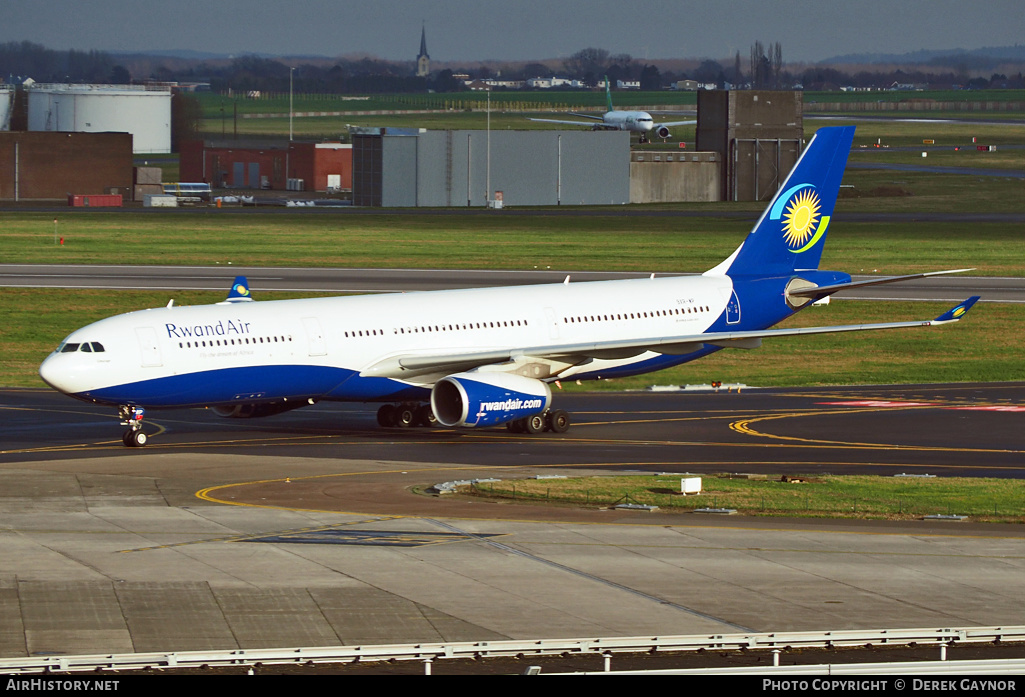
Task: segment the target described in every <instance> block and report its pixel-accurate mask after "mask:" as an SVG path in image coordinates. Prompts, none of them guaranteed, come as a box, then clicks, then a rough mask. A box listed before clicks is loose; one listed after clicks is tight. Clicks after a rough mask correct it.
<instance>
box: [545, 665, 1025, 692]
mask: <svg viewBox="0 0 1025 697" xmlns="http://www.w3.org/2000/svg"><path fill="white" fill-rule="evenodd" d="M1023 672H1025V659H1022V658H1010V659H1001V658H997V659H992V660H970V661H899V662H896V661H895V662H892V663H820V664H815V665H800V666H749V667H737V668H684V669H680V670H620V671H615V672H611V673H610V672H607V671H606V672H598V673H596V672H587V673H575V675H769V676H771V675H777V676H779V677H780V678H785V679H786V681H787V683H788V684H787V686H786V689H793V690H801V691H802V692H807V690H808V688H809V687H810V688H811V689H813V690H833V691H840V690H859V689H865V690H868V689H877V690H878V689H885V688H886V687H888V685H886V684H885V682H884V684H883V685H878V686H877V687H871V686H869V685H866V684H865V683H866V682H868V681H862V680H856V681H852V680H837V679H835V676H840V675H861V676H869V677H871V678H873V680H872V682H873V683H879V682H880V681H879V680H877V678H879V677H882V676H889V675H894V676H897V675H899V676H910V675H953V676H958V677H959V678H961V679H960V680H959V681H958V683H957V687H959V688H960V689H964V690H1000V691H1009V690H1014V689H1015V682H1021V681H1020V680H1019V681H1008V680H989V681H986V680H981V679H979V678H978V676H980V675H1015V676H1019V675H1022V674H1023ZM548 675H557V673H548ZM811 675H827V676H830V679H829V680H801V679H800V678H803V677H805V676H811ZM966 675H970V676H972V678H970V679H969V678H964V676H966ZM774 682H775V681H774ZM904 682H905V683H907V681H906V680H905V681H904ZM1008 683H1009V684H1008ZM894 687H896V688H897V689H898V690H900V689H904V688H905V687H911V688H913V689H915V690H919V689H922V688H921V687H918V686H917V685H915V684H914V682H912V684H911V685H902V686H898V685H894ZM926 689H929V688H926ZM950 689H951V690H953V689H956V688H950Z"/></svg>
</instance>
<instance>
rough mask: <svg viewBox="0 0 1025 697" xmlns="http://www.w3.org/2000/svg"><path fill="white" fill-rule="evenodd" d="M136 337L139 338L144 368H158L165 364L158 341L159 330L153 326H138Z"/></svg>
mask: <svg viewBox="0 0 1025 697" xmlns="http://www.w3.org/2000/svg"><path fill="white" fill-rule="evenodd" d="M135 337H136V338H137V339H138V340H139V351H140V352H141V355H142V367H143V368H157V367H160V366H161V365H163V364H164V362H163V360H162V359H161V357H160V345H159V344H158V343H157V331H156V330H155V329H154V328H153V327H136V328H135Z"/></svg>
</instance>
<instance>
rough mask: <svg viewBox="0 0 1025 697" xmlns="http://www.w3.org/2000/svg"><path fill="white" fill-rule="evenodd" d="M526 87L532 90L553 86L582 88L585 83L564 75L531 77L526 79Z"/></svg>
mask: <svg viewBox="0 0 1025 697" xmlns="http://www.w3.org/2000/svg"><path fill="white" fill-rule="evenodd" d="M527 87H529V88H530V89H533V90H548V89H552V88H553V87H573V88H577V89H583V88H585V87H587V85H586V84H585V83H584V82H582V81H581V80H571V79H569V78H566V77H555V76H554V75H553V76H552V77H532V78H530V79H528V80H527Z"/></svg>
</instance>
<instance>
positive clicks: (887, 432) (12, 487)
mask: <svg viewBox="0 0 1025 697" xmlns="http://www.w3.org/2000/svg"><path fill="white" fill-rule="evenodd" d="M559 403H560V406H563V407H566V408H569V409H570V410H571V411H572V412H573V415H574V418H575V421H576V423H575V425H574V427H573V428H572V429H571V430H570V431H569V433H567V434H565V435H562V436H559V435H554V434H545V435H543V436H541V437H525V436H512V435H511V434H508V433H507V432H506V431H503V430H500V429H498V430H494V431H487V432H482V433H479V434H474V433H467V432H455V431H449V430H446V429H437V430H397V429H388V430H385V429H380V428H378V427H377V426H376V424H375V422H374V417H373V410H372V409H366V408H363V407H361V406H359V405H352V406H342V405H318V406H316V407H312V408H310V409H308V410H305V409H304V410H298V411H295V412H289V413H287V414H282V415H279V416H277V417H271V418H269V419H264V420H253V421H244V420H243V421H238V420H226V419H219V418H217V417H215V416H214V415H213V414H211V413H209V412H205V411H203V410H194V411H167V412H151V416H152V420H151V421H150V423H149V427H151V428H153V429H154V437H153V438H152V440H151V441H150V442H151V445H150V446H147V447H146V448H142V449H129V448H124V447H123V446H122V445H121V443H120V437H119V435H120V427H119V426H118V425H117V423H116V419H115V417H114V415H113V414H111V413H110V412H109V411H108V410H106V409H101V408H96V407H93V406H90V405H88V404H84V403H79V402H75V401H73V400H70V399H68V398H65V397H62V396H60V395H56V394H54V393H50V392H47V391H43V390H6V391H3V392H0V411H2V413H3V419H2V420H0V422H2V425H0V443H2V444H3V445H2V452H0V560H2V561H0V618H2V620H0V621H2V622H3V625H4V627H5V630H6V631H5V632H3V633H0V656H18V655H27V654H34V655H41V654H54V653H56V654H60V653H107V652H128V651H160V650H187V649H213V648H222V649H230V648H248V647H271V646H316V645H334V644H376V643H408V642H416V641H469V640H488V639H499V638H541V637H587V636H609V635H611V636H636V635H660V634H706V633H707V634H712V633H724V632H736V631H749V630H756V631H783V630H799V629H843V628H859V627H860V628H869V627H874V628H878V627H932V626H962V625H1002V624H1023V623H1025V611H1023V608H1022V604H1021V602H1020V598H1021V597H1022V594H1023V593H1025V573H1023V571H1025V545H1023V542H1025V530H1022V529H1021V526H1011V525H986V524H975V523H971V522H967V523H935V522H927V521H911V522H901V523H894V522H886V521H839V522H836V521H832V522H831V521H802V520H797V519H795V520H784V519H762V518H742V519H738V518H725V519H723V518H714V519H708V518H702V517H700V516H699V515H697V514H690V515H680V514H672V513H665V512H654V513H644V512H639V511H611V510H608V511H577V510H573V509H545V508H538V507H526V506H506V505H501V504H487V503H471V502H456V501H449V500H447V499H443V498H437V497H434V498H431V497H424V496H418V495H416V494H414V493H413V488H414V487H416V486H420V485H424V484H430V483H436V482H438V481H447V480H451V479H461V478H472V477H480V476H501V477H506V478H508V477H525V476H532V475H536V474H571V473H601V472H609V471H624V470H631V471H652V470H657V471H686V470H689V471H692V472H714V471H756V472H769V471H772V472H780V471H790V472H793V471H802V472H824V471H830V472H848V471H849V472H855V471H865V472H872V473H878V474H893V473H898V472H915V473H932V474H937V475H941V476H942V475H946V474H973V475H983V474H985V475H993V476H1001V477H1008V478H1020V477H1022V476H1023V471H1022V470H1023V467H1025V464H1023V463H1025V458H1023V457H1022V454H1023V447H1022V445H1023V444H1022V438H1021V435H1020V433H1021V429H1020V424H1021V417H1022V412H1023V410H1025V383H1004V384H990V385H929V386H892V387H864V388H829V389H802V390H772V391H770V390H751V391H746V392H742V393H741V394H740V395H737V394H736V393H730V394H724V393H719V394H712V393H671V394H663V393H654V394H653V393H627V394H617V393H609V394H601V393H574V394H562V395H560V397H559Z"/></svg>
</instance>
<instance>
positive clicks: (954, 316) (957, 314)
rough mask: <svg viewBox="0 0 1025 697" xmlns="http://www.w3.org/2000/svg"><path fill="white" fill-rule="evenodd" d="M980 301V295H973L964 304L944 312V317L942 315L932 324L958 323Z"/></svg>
mask: <svg viewBox="0 0 1025 697" xmlns="http://www.w3.org/2000/svg"><path fill="white" fill-rule="evenodd" d="M978 300H979V296H978V295H973V296H972V297H970V298H968V299H967V300H965V301H964V302H963V303H961V304H960V305H958V306H957V307H953V308H951V309H949V310H947V311H946V312H944V313H943V314H942V315H940V316H939V317H937V318H936V319H934V320H933V321H932V322H931V324H943V323H945V322H956V321H958V320H959V319H961V318H962V317H964V316H965V313H967V312H968V310H970V309H972V305H974V304H975V303H976V302H978Z"/></svg>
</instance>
